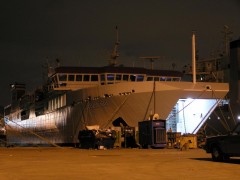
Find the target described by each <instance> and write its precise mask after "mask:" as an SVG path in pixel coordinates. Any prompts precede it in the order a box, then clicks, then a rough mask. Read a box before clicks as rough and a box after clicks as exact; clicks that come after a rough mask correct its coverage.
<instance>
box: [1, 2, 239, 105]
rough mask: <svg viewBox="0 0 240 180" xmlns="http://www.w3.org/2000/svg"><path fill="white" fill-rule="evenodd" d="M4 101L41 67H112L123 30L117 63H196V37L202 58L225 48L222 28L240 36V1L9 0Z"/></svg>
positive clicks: (38, 78) (36, 79)
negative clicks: (193, 39)
mask: <svg viewBox="0 0 240 180" xmlns="http://www.w3.org/2000/svg"><path fill="white" fill-rule="evenodd" d="M0 22H1V26H0V63H1V66H0V83H1V86H0V104H2V105H7V104H9V103H10V92H9V84H11V83H13V82H21V83H26V84H27V87H28V90H29V91H30V90H32V89H34V88H35V87H37V86H38V85H40V84H41V83H42V65H43V64H44V62H46V59H48V61H49V62H54V61H55V59H56V58H59V59H60V63H61V65H70V66H75V65H77V66H103V65H107V63H108V59H109V55H110V52H111V51H112V48H113V45H114V42H115V38H116V37H115V26H116V25H117V26H118V27H119V36H120V49H119V50H120V57H119V59H118V60H119V63H120V64H124V65H125V66H132V65H133V64H134V65H135V66H141V65H142V66H143V65H144V66H147V65H148V63H147V62H145V63H144V62H143V60H140V59H139V57H140V56H160V57H161V58H160V60H159V61H157V62H156V63H155V65H156V67H157V68H164V69H166V68H170V67H171V64H172V63H175V64H176V68H177V69H180V70H181V68H182V66H183V65H185V64H188V63H191V34H192V30H195V31H196V35H197V48H198V50H199V56H200V57H202V58H203V57H207V56H209V55H210V54H211V52H212V51H214V50H219V49H220V48H222V47H223V45H222V43H223V34H222V33H221V31H222V30H223V26H224V25H227V26H229V27H230V29H231V31H232V32H233V34H232V39H233V40H235V39H237V38H239V37H240V1H239V0H194V1H193V0H164V1H163V0H21V1H20V0H5V1H1V5H0Z"/></svg>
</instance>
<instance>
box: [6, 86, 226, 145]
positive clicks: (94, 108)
mask: <svg viewBox="0 0 240 180" xmlns="http://www.w3.org/2000/svg"><path fill="white" fill-rule="evenodd" d="M227 93H228V84H225V83H196V84H193V83H191V82H133V83H131V82H127V83H119V84H112V85H102V86H96V87H92V88H87V89H82V90H77V91H69V92H67V93H66V97H67V103H66V106H63V107H60V108H58V109H56V110H54V111H51V112H47V113H45V114H43V115H40V116H37V117H32V118H29V119H26V120H20V119H19V118H17V116H16V115H13V114H10V115H9V116H8V117H6V118H5V122H6V130H7V143H8V144H9V145H12V144H18V145H34V144H35V145H44V144H61V145H64V144H66V145H69V144H77V143H78V134H79V131H80V130H83V129H85V128H86V126H89V125H99V126H100V128H101V129H106V128H109V127H112V126H113V122H114V121H115V120H116V119H118V118H122V119H123V120H124V121H125V122H126V123H127V124H128V126H130V127H137V126H138V122H140V121H143V120H146V119H148V118H149V116H150V115H152V114H154V113H157V114H158V115H159V119H167V118H168V116H169V114H170V113H171V111H172V109H173V107H174V106H175V105H176V103H177V102H178V100H179V99H187V98H192V99H216V102H217V100H219V99H223V98H224V97H225V96H226V94H227Z"/></svg>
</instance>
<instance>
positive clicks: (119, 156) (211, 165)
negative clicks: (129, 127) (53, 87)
mask: <svg viewBox="0 0 240 180" xmlns="http://www.w3.org/2000/svg"><path fill="white" fill-rule="evenodd" d="M239 170H240V159H239V158H232V159H231V160H230V161H229V162H213V161H212V160H211V155H210V154H207V153H206V152H205V151H204V150H203V149H189V150H187V151H180V150H178V149H110V150H83V149H78V148H70V147H63V148H56V147H53V148H49V147H48V148H46V147H45V148H43V147H41V148H38V147H13V148H0V179H1V180H5V179H10V180H11V179H14V180H15V179H24V180H27V179H31V180H33V179H68V180H70V179H81V180H84V179H86V180H88V179H89V180H91V179H98V180H101V179H104V180H107V179H114V180H118V179H119V180H121V179H124V180H127V179H131V180H132V179H148V180H151V179H174V180H176V179H179V180H181V179H216V180H219V179H239V178H240V172H239Z"/></svg>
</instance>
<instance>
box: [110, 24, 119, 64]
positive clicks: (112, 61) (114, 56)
mask: <svg viewBox="0 0 240 180" xmlns="http://www.w3.org/2000/svg"><path fill="white" fill-rule="evenodd" d="M119 44H120V42H119V37H118V27H117V26H116V42H115V45H114V48H113V51H112V54H111V56H110V58H111V59H110V61H109V66H115V65H116V64H117V61H116V59H117V57H119V52H118V47H119Z"/></svg>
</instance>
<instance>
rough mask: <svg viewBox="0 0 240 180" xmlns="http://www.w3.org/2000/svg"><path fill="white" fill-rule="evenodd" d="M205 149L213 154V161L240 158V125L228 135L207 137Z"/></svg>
mask: <svg viewBox="0 0 240 180" xmlns="http://www.w3.org/2000/svg"><path fill="white" fill-rule="evenodd" d="M203 149H204V150H205V151H206V152H207V153H211V155H212V160H213V161H227V160H229V159H230V157H240V123H237V124H236V126H235V128H234V129H233V130H232V131H231V132H229V133H228V134H225V135H217V136H211V137H207V138H206V142H205V145H204V146H203Z"/></svg>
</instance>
